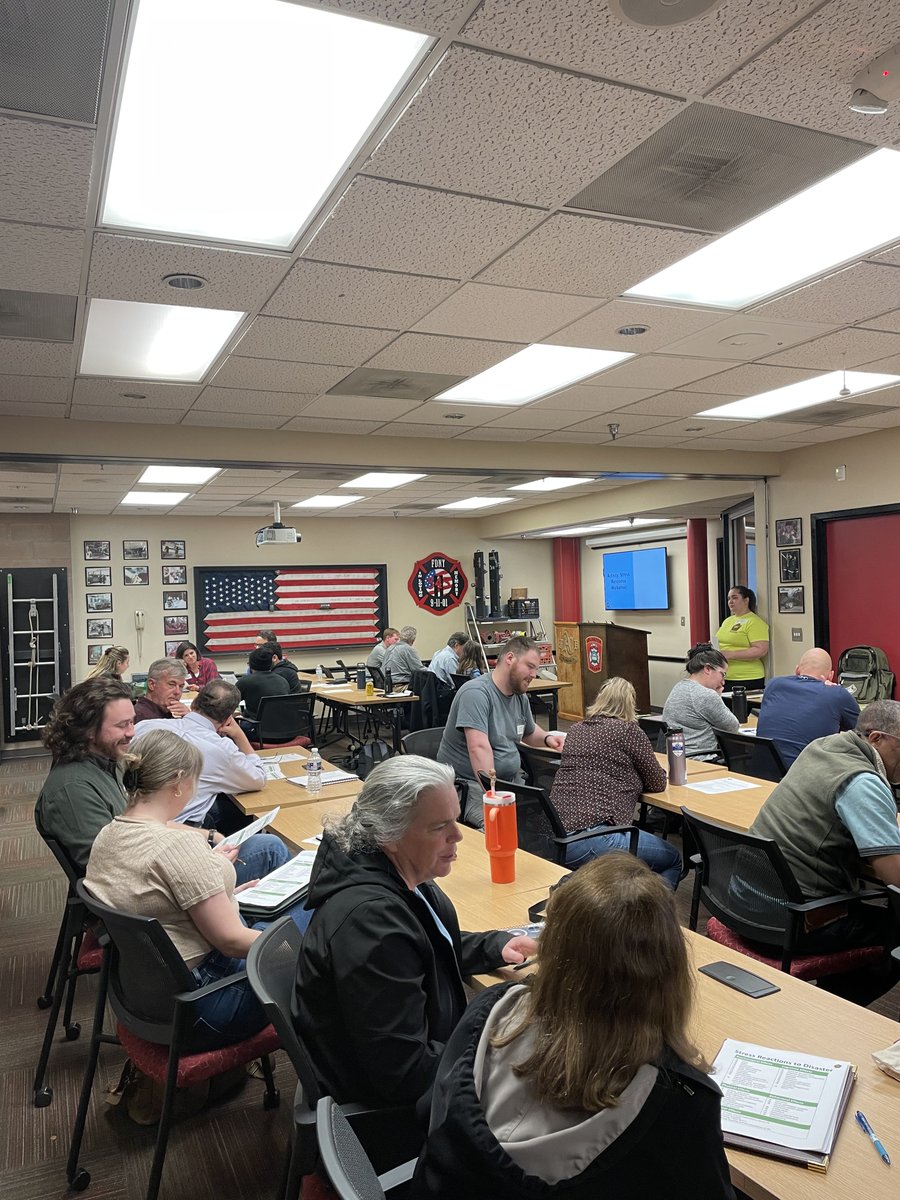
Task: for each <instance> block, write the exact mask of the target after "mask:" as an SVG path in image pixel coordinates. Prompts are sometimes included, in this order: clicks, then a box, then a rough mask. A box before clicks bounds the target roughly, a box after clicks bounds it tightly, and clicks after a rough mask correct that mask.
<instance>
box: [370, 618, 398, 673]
mask: <svg viewBox="0 0 900 1200" xmlns="http://www.w3.org/2000/svg"><path fill="white" fill-rule="evenodd" d="M399 641H400V630H399V629H393V628H392V627H390V626H389V627H388V628H387V629H385V631H384V633H382V635H381V641H380V642H378V643H376V645H375V646H374V647H373V649H372V652H371V653H370V655H369V657H368V658H367V659H366V666H367V667H370V668H371V667H377V668H378V669H379V671H380V670H381V669H382V667H383V666H384V656H385V655H386V654H387V652H388V650H390V648H391V646H395V645H396V644H397V642H399Z"/></svg>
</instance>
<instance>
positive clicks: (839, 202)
mask: <svg viewBox="0 0 900 1200" xmlns="http://www.w3.org/2000/svg"><path fill="white" fill-rule="evenodd" d="M898 193H900V151H897V150H876V151H875V152H874V153H872V154H869V155H867V156H866V157H865V158H861V159H859V160H858V161H857V162H855V163H851V164H850V166H849V167H844V168H843V169H842V170H840V171H836V172H835V173H834V174H833V175H829V176H828V177H827V179H822V180H820V181H819V183H814V184H813V186H812V187H809V188H806V189H805V190H804V191H802V192H798V193H797V195H796V196H791V198H790V199H789V200H784V201H783V202H782V203H781V204H777V205H776V206H775V207H774V208H770V209H769V211H768V212H764V213H762V214H761V215H760V216H758V217H754V218H753V220H752V221H747V223H746V224H745V225H741V226H739V227H738V228H737V229H734V230H732V232H731V233H727V234H725V235H724V237H720V238H718V239H717V240H716V241H714V242H712V243H711V244H710V245H708V246H704V247H703V248H702V249H701V250H695V251H694V253H693V254H689V255H688V256H687V258H683V259H681V261H680V262H677V263H673V265H672V266H671V267H666V269H665V270H663V271H659V272H657V274H655V275H651V276H650V278H649V279H645V280H644V281H643V282H642V283H639V284H637V285H636V286H635V287H633V288H629V289H628V291H627V292H625V295H626V296H642V297H648V298H652V299H655V300H675V301H678V302H679V303H686V304H710V305H715V306H716V307H717V308H745V307H746V306H747V305H748V304H752V303H754V302H755V301H757V300H762V299H763V298H764V297H766V296H771V295H773V294H774V293H775V292H780V291H783V290H784V289H785V288H788V287H790V286H791V285H793V284H797V283H801V282H802V281H803V280H805V279H811V278H813V277H814V276H816V275H821V274H822V273H823V272H824V271H827V270H828V269H829V268H831V267H836V266H839V265H840V264H841V263H845V262H849V261H850V260H852V259H854V258H858V257H859V256H860V255H861V254H864V253H866V252H867V251H869V250H872V249H874V248H875V247H877V246H881V245H883V244H884V243H886V242H892V241H895V240H896V239H897V238H898V237H900V205H898V204H897V195H898Z"/></svg>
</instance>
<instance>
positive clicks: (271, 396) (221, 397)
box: [192, 387, 317, 417]
mask: <svg viewBox="0 0 900 1200" xmlns="http://www.w3.org/2000/svg"><path fill="white" fill-rule="evenodd" d="M316 395H317V393H316V392H309V393H302V392H299V393H298V392H258V391H252V390H250V389H247V388H224V387H207V388H204V389H203V392H202V393H201V395H200V399H199V400H198V401H197V403H196V404H195V405H194V408H193V410H192V411H194V412H197V411H203V412H205V411H209V412H220V413H223V414H224V413H230V412H231V413H248V412H258V413H265V414H267V415H269V416H277V415H278V414H279V413H281V414H282V416H284V417H295V416H297V414H298V413H301V412H303V410H304V409H305V408H306V407H307V405H309V404H312V402H313V400H315V398H316Z"/></svg>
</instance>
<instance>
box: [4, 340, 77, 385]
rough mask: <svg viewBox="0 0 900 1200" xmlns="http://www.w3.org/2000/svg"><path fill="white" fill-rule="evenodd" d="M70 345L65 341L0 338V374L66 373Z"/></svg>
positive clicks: (70, 354)
mask: <svg viewBox="0 0 900 1200" xmlns="http://www.w3.org/2000/svg"><path fill="white" fill-rule="evenodd" d="M71 368H72V347H71V346H70V345H68V344H67V343H65V342H31V341H27V340H25V339H19V338H0V375H56V376H59V377H62V376H63V375H68V374H69V371H70V370H71Z"/></svg>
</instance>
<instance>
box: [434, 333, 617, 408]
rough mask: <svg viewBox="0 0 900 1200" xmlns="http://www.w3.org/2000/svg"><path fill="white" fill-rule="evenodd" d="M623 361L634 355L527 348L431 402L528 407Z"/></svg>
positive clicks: (558, 347)
mask: <svg viewBox="0 0 900 1200" xmlns="http://www.w3.org/2000/svg"><path fill="white" fill-rule="evenodd" d="M626 358H634V355H633V354H626V353H625V352H624V351H622V350H587V349H585V348H584V347H581V346H546V345H543V344H541V345H534V346H526V347H525V349H524V350H519V351H518V352H517V353H516V354H511V355H510V356H509V358H505V359H504V360H503V361H502V362H499V363H497V365H496V366H494V367H489V368H488V369H487V370H486V371H482V372H481V373H480V374H478V375H473V376H472V378H471V379H466V380H464V381H463V382H462V383H458V384H456V386H455V387H452V388H450V389H449V390H448V391H446V392H441V394H440V395H439V396H435V397H434V399H435V400H447V401H452V402H453V403H454V404H528V403H529V402H530V401H531V400H537V399H538V397H540V396H547V395H549V394H550V393H551V392H558V391H559V390H560V389H561V388H565V387H569V386H571V384H573V383H577V382H578V381H579V379H587V377H588V376H589V375H596V374H597V372H598V371H606V370H607V369H608V368H609V367H614V366H615V365H616V364H617V363H620V362H624V361H625V359H626Z"/></svg>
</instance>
